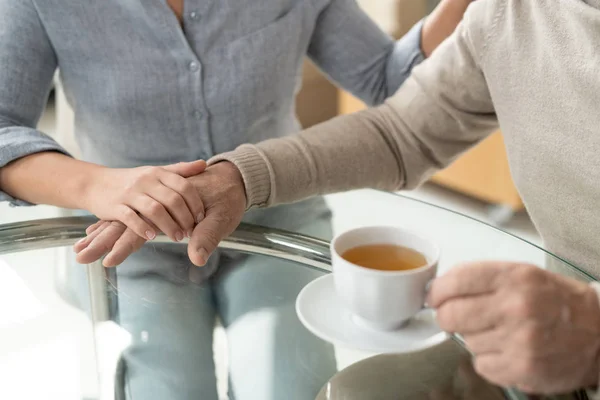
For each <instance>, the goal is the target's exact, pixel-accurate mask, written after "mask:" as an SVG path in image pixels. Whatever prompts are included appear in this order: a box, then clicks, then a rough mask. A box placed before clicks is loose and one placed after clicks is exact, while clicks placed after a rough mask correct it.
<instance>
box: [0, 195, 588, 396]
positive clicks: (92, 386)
mask: <svg viewBox="0 0 600 400" xmlns="http://www.w3.org/2000/svg"><path fill="white" fill-rule="evenodd" d="M352 200H353V207H354V208H355V209H356V210H357V211H356V213H355V214H353V216H352V218H344V219H343V220H342V221H338V220H336V216H335V215H334V216H333V226H334V229H332V225H331V220H330V217H329V214H328V213H327V212H325V213H323V215H322V216H321V218H318V219H314V220H308V219H307V220H306V221H304V223H303V224H299V225H290V224H289V223H288V222H286V219H285V217H284V216H285V214H286V207H280V208H279V210H278V211H276V213H277V212H278V213H280V215H281V216H282V218H281V219H278V218H274V219H272V220H271V221H267V225H270V226H267V227H260V226H256V225H242V226H241V227H240V228H239V229H238V230H237V231H236V232H235V233H234V234H233V235H232V236H231V237H230V238H229V239H227V240H226V241H224V242H223V243H222V244H221V247H220V251H219V253H218V254H217V255H216V256H215V257H213V258H212V259H211V263H213V265H214V266H215V268H214V270H215V272H214V273H212V274H208V273H207V271H210V267H209V268H207V269H198V268H196V267H194V266H193V265H191V263H190V262H189V260H188V259H187V257H186V253H185V244H174V243H168V242H167V241H166V238H160V239H159V240H157V241H154V242H152V243H150V244H147V245H146V246H145V247H144V249H142V250H141V251H140V252H138V253H136V254H135V255H133V256H132V257H130V258H129V259H128V260H127V261H126V262H125V263H124V264H123V265H121V266H119V267H118V268H115V269H104V268H102V266H101V265H100V264H99V263H94V264H91V265H87V266H79V265H75V264H74V262H73V261H72V260H64V262H65V263H66V264H67V265H68V268H57V269H56V271H59V272H58V273H56V272H53V271H54V266H53V265H52V262H50V261H49V260H51V259H52V253H53V252H55V250H53V249H52V248H56V247H59V246H70V245H72V244H73V243H74V242H75V241H76V240H78V239H79V238H81V237H82V236H83V235H84V230H85V228H86V227H87V226H88V225H89V224H90V223H91V221H93V219H91V218H87V217H76V218H60V219H53V220H40V221H30V222H26V223H17V224H9V225H2V226H0V254H2V259H3V260H4V263H3V264H0V267H1V268H0V271H2V273H3V277H13V278H12V280H9V279H8V278H5V279H3V280H4V281H5V282H11V283H9V284H7V285H5V286H6V288H5V289H4V291H3V295H4V296H5V299H4V300H5V301H4V304H5V305H4V307H3V308H0V310H2V314H1V315H0V317H2V318H1V321H2V322H0V335H2V337H3V338H5V339H4V340H3V341H2V344H0V346H3V348H2V350H1V351H0V357H1V358H0V368H1V369H0V371H2V370H4V371H5V372H6V374H3V376H10V377H13V378H11V380H10V382H12V383H13V385H12V386H11V384H8V385H6V386H7V387H8V389H6V388H5V389H0V398H7V397H5V393H9V392H8V391H9V390H19V391H20V393H21V394H27V396H25V397H23V396H21V397H14V396H12V397H11V398H24V399H29V398H52V399H54V398H61V399H69V398H73V399H80V398H82V397H86V396H87V397H96V398H100V399H144V400H146V399H147V400H153V399H175V400H179V399H182V400H184V399H186V400H187V399H208V400H216V399H226V398H230V399H237V400H254V399H257V400H258V399H260V400H268V399H277V400H279V399H290V400H294V399H298V400H305V399H306V400H313V399H318V400H341V399H344V400H347V399H356V400H368V399H382V400H385V399H431V400H436V399H469V400H470V399H488V398H489V399H492V400H493V399H505V398H506V399H521V398H522V399H527V398H529V397H527V396H526V395H523V394H520V393H517V392H516V391H514V390H510V389H508V388H504V389H503V388H496V387H494V386H492V385H490V384H488V383H487V382H485V381H484V380H483V379H482V378H480V377H478V376H477V374H476V373H475V372H474V371H473V368H472V366H471V363H470V357H469V354H468V352H467V351H466V350H465V349H464V348H463V347H462V345H461V344H460V341H457V340H452V339H449V340H446V341H444V342H443V343H441V344H438V345H436V346H434V347H430V348H427V349H424V350H422V351H419V352H413V353H407V354H385V355H378V354H375V353H365V352H360V351H356V350H355V349H348V348H342V347H339V346H333V345H331V344H330V343H327V342H325V341H322V340H321V339H319V338H317V337H316V336H314V335H313V334H311V333H310V332H309V331H308V330H306V328H304V326H302V324H301V323H300V322H299V320H298V318H297V316H296V312H295V301H296V297H297V295H298V293H299V292H300V290H302V288H303V287H304V286H305V285H306V284H308V283H309V282H311V281H313V280H314V279H316V278H318V277H320V276H323V275H325V274H328V273H330V265H329V249H328V242H329V241H330V240H331V238H332V235H333V234H334V233H337V231H341V230H346V229H349V228H353V227H359V226H364V225H396V226H401V227H403V228H406V229H409V230H413V231H418V232H423V233H425V234H426V235H427V236H428V237H430V238H432V239H433V240H435V241H436V242H437V243H438V244H439V245H440V247H441V249H442V257H441V260H440V268H439V269H440V273H443V272H444V271H447V270H448V269H449V268H452V267H453V266H454V265H456V264H458V263H460V262H464V261H470V260H481V259H486V260H489V259H494V260H507V261H524V262H529V263H534V264H536V265H539V266H540V267H542V268H552V270H553V271H555V272H558V273H560V274H564V275H568V276H571V277H574V278H576V279H580V280H582V281H589V280H591V279H592V277H590V276H588V275H587V274H585V273H583V272H582V271H580V270H578V269H577V268H575V267H573V266H571V265H569V264H567V263H565V262H563V261H561V260H559V259H557V258H555V257H553V256H552V255H550V254H548V253H546V252H545V251H544V250H542V249H541V248H539V247H537V246H535V245H533V244H531V243H528V242H526V241H523V240H521V239H519V238H517V237H515V236H512V235H510V234H507V233H505V232H503V231H501V230H498V229H496V228H494V227H491V226H488V225H486V224H483V223H481V222H478V221H476V220H473V219H470V218H468V217H465V216H463V215H460V214H457V213H454V212H452V211H449V210H446V209H442V208H438V207H435V206H432V205H430V204H427V203H423V202H420V201H417V200H412V199H409V198H406V197H402V196H397V195H393V194H388V193H381V192H374V191H368V192H361V195H360V196H355V197H353V198H352ZM276 215H277V214H276ZM280 229H285V230H280ZM8 265H10V266H11V267H9V266H8ZM217 265H218V268H217V267H216V266H217ZM24 275H28V277H25V276H24ZM32 276H38V277H39V279H35V278H34V279H32ZM25 278H28V279H25ZM23 282H28V285H29V287H27V285H26V284H24V283H23ZM9 289H10V290H9ZM7 293H9V294H7ZM46 294H48V296H47V297H44V296H45V295H46ZM53 302H54V303H53ZM10 303H13V305H10ZM55 303H56V304H58V303H60V307H50V306H52V305H53V304H55ZM16 304H18V307H17V306H16ZM67 304H68V305H67ZM48 309H51V312H49V311H48ZM15 310H19V311H18V312H16V313H15ZM67 314H69V315H72V316H73V318H71V319H69V321H75V320H76V321H77V322H76V323H71V322H70V324H71V325H69V324H63V323H59V324H58V325H57V324H52V323H51V321H54V320H56V321H61V319H60V318H61V316H65V315H67ZM90 321H91V322H90ZM47 326H54V327H55V329H54V330H52V329H48V328H47ZM82 332H83V333H86V334H88V335H87V337H88V338H89V337H93V341H88V342H85V341H82V340H81V339H76V340H74V339H73V338H74V337H83V336H85V335H83V334H82V335H80V336H77V334H79V333H82ZM90 332H93V336H90V335H89V333H90ZM55 339H56V340H59V341H60V340H63V342H64V343H63V345H61V346H50V347H51V348H52V349H53V350H52V351H46V352H45V351H44V346H45V345H48V343H50V342H52V341H53V340H55ZM46 347H47V346H46ZM28 357H29V358H28ZM91 359H93V360H94V362H90V360H91ZM57 360H58V361H57ZM69 360H70V361H69ZM82 360H83V361H82ZM54 363H56V365H57V366H58V365H63V364H64V365H70V366H76V367H75V368H73V371H72V374H70V375H68V378H66V372H64V371H59V368H52V365H53V364H54ZM32 366H43V367H40V368H37V369H36V368H33V367H32ZM82 366H83V367H82ZM77 367H79V368H77ZM96 369H97V370H96ZM65 370H67V369H66V368H65ZM28 372H29V373H28ZM53 374H54V375H53ZM56 374H59V375H61V377H62V378H61V377H56V376H55V375H56ZM32 376H35V379H32ZM96 377H97V380H95V379H96ZM45 378H48V379H47V381H48V383H47V386H46V388H50V389H51V390H50V391H46V392H42V393H45V397H44V396H42V397H34V396H35V395H36V393H40V392H39V390H43V387H44V385H43V384H42V385H38V384H37V383H36V384H32V383H33V381H35V382H46V381H44V379H45ZM52 379H58V381H61V380H60V379H62V381H61V382H63V383H64V382H65V381H66V382H68V383H69V384H70V385H52V384H51V382H52ZM55 387H56V390H57V391H60V390H62V392H61V393H60V396H62V397H60V396H59V395H58V394H57V395H56V396H54V394H53V393H50V392H52V390H55V389H53V388H55ZM61 388H62V389H61ZM67 388H69V389H67ZM2 390H4V391H5V393H3V392H2ZM36 390H38V392H36ZM49 393H50V397H48V396H49V395H48V394H49ZM56 393H58V392H56ZM584 396H585V393H583V392H580V393H572V394H568V395H565V396H562V397H555V398H564V399H579V398H585V397H584ZM531 398H535V397H531ZM540 398H543V397H540Z"/></svg>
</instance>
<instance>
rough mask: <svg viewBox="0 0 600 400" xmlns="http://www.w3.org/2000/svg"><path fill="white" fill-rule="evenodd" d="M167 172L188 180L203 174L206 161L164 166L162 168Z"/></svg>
mask: <svg viewBox="0 0 600 400" xmlns="http://www.w3.org/2000/svg"><path fill="white" fill-rule="evenodd" d="M163 168H164V169H166V170H167V171H169V172H173V173H175V174H177V175H181V176H182V177H184V178H189V177H191V176H194V175H198V174H201V173H203V172H204V170H205V169H206V161H204V160H198V161H192V162H180V163H177V164H171V165H166V166H164V167H163Z"/></svg>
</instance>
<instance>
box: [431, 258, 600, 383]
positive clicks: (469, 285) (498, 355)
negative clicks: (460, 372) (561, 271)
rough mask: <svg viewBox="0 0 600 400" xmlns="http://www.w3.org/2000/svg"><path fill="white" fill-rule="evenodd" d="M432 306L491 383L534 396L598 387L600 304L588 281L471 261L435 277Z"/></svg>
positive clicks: (534, 269) (519, 266) (530, 268)
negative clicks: (533, 394) (462, 343)
mask: <svg viewBox="0 0 600 400" xmlns="http://www.w3.org/2000/svg"><path fill="white" fill-rule="evenodd" d="M427 302H428V304H429V305H430V306H431V307H433V308H435V309H437V320H438V323H439V325H440V327H441V328H442V329H444V330H445V331H447V332H455V333H458V334H460V335H462V337H463V338H464V340H465V342H466V345H467V348H468V349H469V350H470V351H471V352H472V353H473V355H474V358H475V359H474V364H475V369H476V371H477V372H478V373H479V374H480V375H481V376H483V377H484V378H486V379H487V380H489V381H490V382H492V383H495V384H497V385H500V386H504V387H516V388H518V389H520V390H522V391H525V392H529V393H536V394H556V393H564V392H568V391H571V390H575V389H580V388H584V387H590V386H595V385H597V384H598V377H599V367H600V305H599V304H598V296H597V295H596V293H595V291H594V289H593V288H592V287H590V286H589V285H587V284H585V283H582V282H578V281H576V280H573V279H570V278H566V277H562V276H560V275H557V274H553V273H551V272H548V271H544V270H542V269H540V268H537V267H535V266H532V265H525V264H518V263H500V262H482V263H471V264H467V265H464V266H461V267H457V268H455V269H453V270H450V271H449V272H448V273H447V274H445V275H443V276H441V277H439V278H437V279H436V280H435V281H434V282H433V284H432V286H431V290H430V292H429V295H428V299H427Z"/></svg>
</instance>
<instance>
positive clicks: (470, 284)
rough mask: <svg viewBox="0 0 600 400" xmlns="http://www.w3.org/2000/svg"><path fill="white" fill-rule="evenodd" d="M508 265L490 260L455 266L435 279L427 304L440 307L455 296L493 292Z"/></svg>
mask: <svg viewBox="0 0 600 400" xmlns="http://www.w3.org/2000/svg"><path fill="white" fill-rule="evenodd" d="M507 266H508V264H505V263H499V262H491V261H490V262H478V263H469V264H464V265H461V266H458V267H455V268H453V269H451V270H450V271H448V272H447V273H446V274H444V275H442V276H440V277H439V278H437V279H435V280H434V281H433V283H432V285H431V289H430V290H429V295H428V297H427V304H428V305H429V306H431V307H433V308H438V307H439V306H440V305H442V303H444V302H445V301H447V300H450V299H452V298H454V297H461V296H474V295H480V294H486V293H491V292H493V291H494V290H495V288H496V287H497V281H498V278H499V277H500V275H501V272H502V270H503V269H504V268H506V267H507Z"/></svg>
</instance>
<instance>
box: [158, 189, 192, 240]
mask: <svg viewBox="0 0 600 400" xmlns="http://www.w3.org/2000/svg"><path fill="white" fill-rule="evenodd" d="M148 195H149V196H150V197H152V198H153V199H154V200H156V201H158V202H159V203H160V204H162V205H163V207H164V208H165V210H167V212H168V213H169V215H170V216H171V218H172V219H173V220H174V221H175V222H176V223H177V225H178V231H177V232H176V239H177V241H180V240H182V239H183V237H184V236H186V235H187V232H188V231H189V230H192V229H193V228H194V226H195V225H196V223H195V221H194V216H193V215H192V212H191V211H190V209H189V208H188V206H187V203H186V201H185V200H184V199H183V197H182V196H181V195H180V194H179V193H177V192H176V191H174V190H172V189H170V188H169V187H167V186H160V187H156V188H154V190H153V191H152V192H150V193H148ZM180 233H181V237H179V236H178V235H179V234H180Z"/></svg>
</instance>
